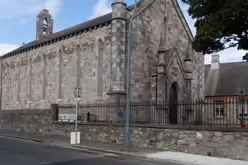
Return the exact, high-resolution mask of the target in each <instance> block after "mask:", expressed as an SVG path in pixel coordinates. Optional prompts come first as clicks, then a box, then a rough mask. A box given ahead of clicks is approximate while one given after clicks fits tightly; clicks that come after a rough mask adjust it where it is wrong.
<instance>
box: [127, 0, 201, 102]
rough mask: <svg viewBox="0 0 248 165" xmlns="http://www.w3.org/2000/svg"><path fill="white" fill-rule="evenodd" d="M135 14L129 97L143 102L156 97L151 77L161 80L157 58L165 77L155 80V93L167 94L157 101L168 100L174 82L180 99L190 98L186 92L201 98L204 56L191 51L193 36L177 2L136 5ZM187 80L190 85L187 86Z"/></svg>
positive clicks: (149, 0)
mask: <svg viewBox="0 0 248 165" xmlns="http://www.w3.org/2000/svg"><path fill="white" fill-rule="evenodd" d="M137 13H138V14H137V15H136V17H135V20H134V23H133V28H132V64H131V65H132V76H131V77H132V84H131V86H132V87H131V89H132V90H131V91H132V97H133V98H134V99H137V98H138V99H142V100H146V99H148V98H151V97H152V98H154V97H155V93H156V91H155V89H156V85H155V84H156V82H155V81H156V80H155V79H154V78H152V77H154V75H157V76H158V77H161V76H160V75H159V74H160V73H159V72H160V70H161V61H160V62H158V61H159V60H158V59H163V63H164V70H165V72H164V78H158V82H157V83H158V86H157V90H158V91H157V93H158V96H159V95H160V94H161V95H163V94H164V93H166V96H165V97H166V98H163V97H164V96H163V97H162V98H161V96H160V97H159V98H158V99H160V100H161V99H162V100H163V99H169V97H168V96H169V91H170V90H169V89H170V88H171V86H172V84H173V83H175V84H177V92H178V99H179V100H184V99H185V98H186V96H187V97H188V96H189V94H188V92H187V93H186V92H185V90H186V91H190V93H191V95H192V99H202V98H203V97H204V77H203V76H204V57H203V56H202V55H201V54H199V53H196V52H195V51H193V50H192V44H191V41H192V40H193V35H192V33H191V31H190V29H189V27H188V25H187V23H186V21H185V19H184V16H183V14H182V12H181V10H180V8H179V7H178V4H177V1H176V0H146V1H143V2H142V3H140V4H139V5H138V6H137ZM161 48H162V50H161ZM161 51H165V52H163V53H161ZM187 54H189V56H187ZM186 60H187V61H190V63H189V64H188V63H187V62H186ZM187 64H188V65H187ZM188 67H190V68H188ZM188 69H189V70H190V72H188V71H187V70H188ZM188 80H190V86H186V84H187V83H186V82H187V81H188ZM159 84H161V85H160V86H159ZM162 86H165V89H163V88H162ZM187 88H189V89H187ZM166 89H167V90H166Z"/></svg>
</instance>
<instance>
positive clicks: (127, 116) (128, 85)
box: [125, 0, 138, 152]
mask: <svg viewBox="0 0 248 165" xmlns="http://www.w3.org/2000/svg"><path fill="white" fill-rule="evenodd" d="M137 3H138V0H135V5H134V10H133V14H132V17H131V19H130V22H129V28H128V48H127V66H126V68H127V69H126V72H127V98H126V139H125V150H126V152H129V151H130V124H129V122H130V82H131V81H130V79H131V76H130V74H131V73H130V64H131V57H130V54H131V28H132V23H133V19H134V15H135V12H136V6H137Z"/></svg>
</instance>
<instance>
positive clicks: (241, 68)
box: [205, 62, 248, 96]
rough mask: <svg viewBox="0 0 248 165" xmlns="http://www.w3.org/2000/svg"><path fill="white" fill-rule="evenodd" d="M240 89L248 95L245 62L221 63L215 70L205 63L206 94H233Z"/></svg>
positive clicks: (237, 93) (247, 68) (247, 77)
mask: <svg viewBox="0 0 248 165" xmlns="http://www.w3.org/2000/svg"><path fill="white" fill-rule="evenodd" d="M240 89H243V90H244V91H245V92H246V95H248V63H247V62H234V63H222V64H220V66H219V69H215V70H213V69H212V70H211V65H205V95H206V96H235V95H239V90H240Z"/></svg>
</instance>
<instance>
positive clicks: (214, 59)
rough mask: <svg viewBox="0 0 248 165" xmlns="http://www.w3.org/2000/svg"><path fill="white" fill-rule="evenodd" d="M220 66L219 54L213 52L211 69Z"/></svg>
mask: <svg viewBox="0 0 248 165" xmlns="http://www.w3.org/2000/svg"><path fill="white" fill-rule="evenodd" d="M219 66H220V55H218V54H213V55H212V61H211V69H219Z"/></svg>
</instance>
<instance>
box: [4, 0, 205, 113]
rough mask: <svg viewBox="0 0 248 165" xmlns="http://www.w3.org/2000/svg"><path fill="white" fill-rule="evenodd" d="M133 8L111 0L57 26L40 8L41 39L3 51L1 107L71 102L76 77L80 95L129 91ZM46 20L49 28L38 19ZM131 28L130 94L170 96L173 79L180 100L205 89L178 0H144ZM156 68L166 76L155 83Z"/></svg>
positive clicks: (92, 97)
mask: <svg viewBox="0 0 248 165" xmlns="http://www.w3.org/2000/svg"><path fill="white" fill-rule="evenodd" d="M133 12H134V8H133V7H127V6H126V3H125V1H124V0H122V1H113V4H112V13H109V14H106V15H104V16H102V17H99V18H96V19H93V20H91V21H88V22H86V23H84V24H80V25H78V26H75V27H72V28H69V29H65V30H64V31H61V32H57V33H53V19H52V16H51V15H50V14H49V11H48V10H42V11H41V12H40V14H39V15H38V16H37V27H36V30H37V32H36V33H37V38H36V40H35V41H33V42H31V43H28V44H27V46H26V45H23V46H22V47H20V48H18V49H17V50H15V51H13V52H10V53H8V54H6V55H4V56H3V57H2V59H1V61H2V64H1V68H0V72H1V75H2V76H1V79H2V81H1V84H0V85H1V90H2V91H1V97H2V99H1V108H2V109H23V108H29V109H40V108H48V107H49V106H50V104H51V103H59V104H71V103H73V104H74V103H75V97H74V95H73V89H74V88H75V87H76V85H78V86H79V87H80V88H81V90H82V97H81V99H80V101H79V102H80V103H83V102H95V101H106V100H112V101H113V100H114V101H119V100H123V99H125V95H126V70H125V68H126V66H125V64H126V52H127V41H128V38H127V37H128V36H127V34H128V25H129V22H130V17H131V15H132V13H133ZM44 20H45V22H46V24H47V28H46V27H45V28H44V25H43V24H42V23H41V22H43V21H44ZM97 22H99V23H100V24H97ZM90 25H92V27H90ZM86 26H87V27H88V28H85V29H81V31H75V29H79V28H81V27H86ZM42 30H43V33H41V32H42ZM44 30H45V31H44ZM72 30H74V31H73V32H72V33H71V34H70V33H69V32H70V31H72ZM131 31H132V32H131V36H132V50H131V98H132V100H151V99H154V98H155V93H156V90H155V89H156V88H157V92H158V93H159V94H160V95H162V94H163V93H165V96H164V97H161V98H160V100H165V99H167V100H169V97H168V96H169V91H170V90H169V89H170V88H171V86H172V84H174V85H176V87H177V89H176V91H177V94H178V100H183V99H185V98H186V96H188V97H187V99H188V98H190V99H196V98H197V99H200V98H202V97H204V91H203V89H204V72H203V71H204V57H203V56H202V55H201V54H199V53H196V52H194V51H193V50H192V48H191V47H192V46H191V41H192V40H193V35H192V34H191V31H190V29H189V27H188V25H187V23H186V21H185V18H184V17H183V14H182V12H181V10H180V8H179V5H178V3H177V1H176V0H142V1H140V2H139V4H138V6H137V10H136V14H135V17H134V22H133V26H132V29H131ZM99 41H101V42H103V59H102V60H101V61H102V62H98V60H99V59H101V58H99V57H98V56H99V52H100V51H102V49H101V50H100V49H99ZM30 45H33V46H30ZM19 50H20V51H19ZM78 50H80V52H78ZM79 54H80V58H79ZM78 59H80V60H78ZM159 59H160V60H159ZM100 64H101V65H103V66H100V67H101V68H102V69H99V66H98V65H100ZM161 68H162V69H163V73H162V72H160V71H161ZM100 71H101V73H100V74H101V75H102V77H99V73H98V72H100ZM159 72H160V73H162V74H160V73H159ZM158 74H160V75H158ZM154 75H155V76H160V77H161V76H162V77H161V78H159V79H158V82H157V83H156V81H155V80H154V78H153V77H154ZM78 82H79V83H78ZM99 82H102V83H99ZM154 84H158V86H154ZM159 84H160V85H159ZM99 89H101V91H100V93H102V94H100V95H99ZM189 96H190V97H189Z"/></svg>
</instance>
